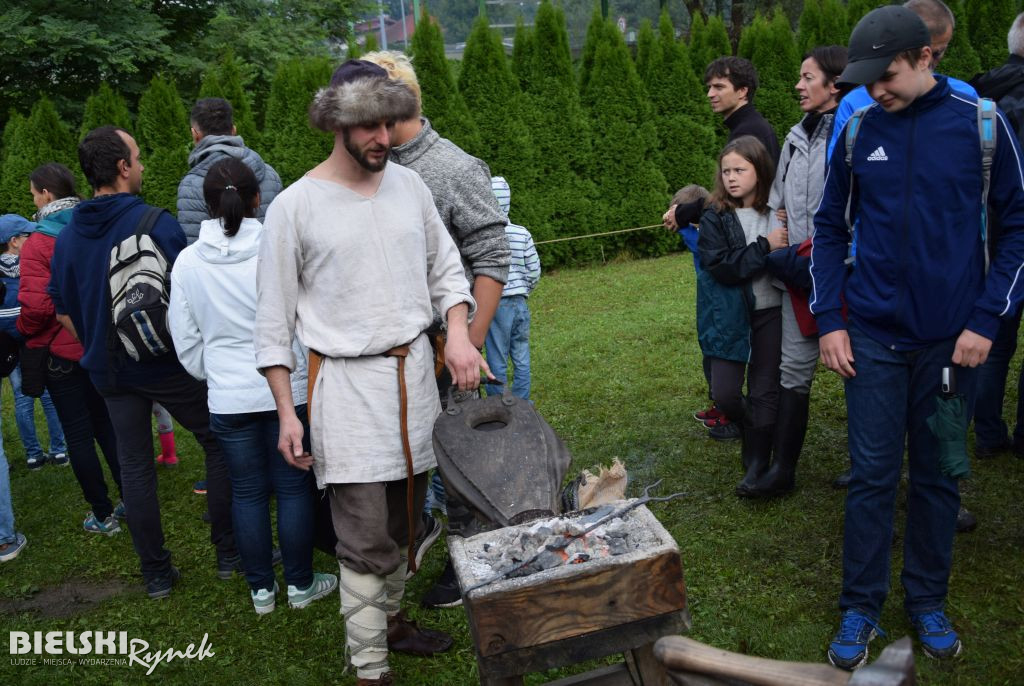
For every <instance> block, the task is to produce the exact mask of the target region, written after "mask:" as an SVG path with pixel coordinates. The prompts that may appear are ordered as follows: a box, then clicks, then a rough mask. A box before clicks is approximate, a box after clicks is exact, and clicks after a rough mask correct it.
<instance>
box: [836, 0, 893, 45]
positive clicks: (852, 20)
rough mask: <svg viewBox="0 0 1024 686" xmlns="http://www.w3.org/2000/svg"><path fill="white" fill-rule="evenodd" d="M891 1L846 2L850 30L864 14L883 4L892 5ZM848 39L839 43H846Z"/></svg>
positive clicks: (852, 0)
mask: <svg viewBox="0 0 1024 686" xmlns="http://www.w3.org/2000/svg"><path fill="white" fill-rule="evenodd" d="M891 4H892V3H891V2H888V1H887V0H849V2H847V4H846V21H847V24H848V26H849V30H850V31H853V27H854V26H856V25H857V22H859V21H860V20H861V19H863V18H864V15H865V14H867V13H868V12H870V11H871V10H873V9H876V8H878V7H881V6H882V5H891ZM846 38H847V40H849V38H850V34H849V32H848V33H847V34H846ZM846 42H847V41H843V42H841V43H839V45H846Z"/></svg>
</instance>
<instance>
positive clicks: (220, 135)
mask: <svg viewBox="0 0 1024 686" xmlns="http://www.w3.org/2000/svg"><path fill="white" fill-rule="evenodd" d="M190 118H191V126H192V143H193V144H194V145H195V149H194V150H192V153H191V154H190V155H189V156H188V166H189V167H190V169H189V172H188V173H187V174H185V178H183V179H182V180H181V183H180V184H178V223H179V224H181V228H182V229H184V230H185V238H186V239H188V243H189V245H191V244H192V243H195V241H196V239H197V238H199V225H200V224H201V223H202V222H203V221H205V220H207V219H209V218H210V215H209V213H208V212H207V211H206V201H205V200H203V181H205V180H206V172H207V171H208V170H209V169H210V167H212V166H213V164H214V163H215V162H217V161H219V160H222V159H224V158H225V157H236V158H238V159H240V160H242V161H243V162H245V163H246V165H248V166H249V168H250V169H252V171H253V173H254V174H256V180H257V181H259V184H260V208H259V211H258V212H257V213H256V218H257V219H259V220H260V221H263V217H264V215H266V213H267V207H269V206H270V201H271V200H273V199H274V197H275V196H277V194H278V193H280V192H281V177H280V176H278V175H277V172H276V171H274V168H273V167H271V166H270V165H269V164H267V163H266V162H264V161H263V158H262V157H260V156H259V154H257V153H256V152H255V151H254V150H252V149H251V148H247V147H245V142H244V141H243V140H242V137H241V136H239V135H237V133H238V131H237V130H236V129H235V124H234V121H233V119H232V112H231V103H229V102H228V101H227V100H224V99H223V98H203V99H202V100H197V101H196V104H195V105H194V106H193V107H192V114H191V117H190Z"/></svg>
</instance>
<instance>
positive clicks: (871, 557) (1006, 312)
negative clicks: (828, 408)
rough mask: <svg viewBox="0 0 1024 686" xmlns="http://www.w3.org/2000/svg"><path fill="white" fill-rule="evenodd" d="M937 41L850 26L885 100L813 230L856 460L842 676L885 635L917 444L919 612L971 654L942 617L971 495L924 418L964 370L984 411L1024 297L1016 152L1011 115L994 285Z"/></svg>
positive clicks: (931, 645) (920, 34)
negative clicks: (985, 386)
mask: <svg viewBox="0 0 1024 686" xmlns="http://www.w3.org/2000/svg"><path fill="white" fill-rule="evenodd" d="M929 40H930V39H929V35H928V29H927V28H926V27H925V25H924V23H923V22H922V21H921V19H920V18H919V17H918V16H917V15H916V14H914V13H913V12H911V11H910V10H908V9H906V8H903V7H898V6H887V7H882V8H879V9H876V10H874V11H872V12H870V13H869V14H867V15H866V16H865V17H864V18H863V19H862V20H861V21H860V22H859V23H858V24H857V26H856V28H854V30H853V33H852V35H851V36H850V62H849V65H848V66H847V68H846V70H845V71H844V72H843V74H842V76H841V77H840V79H839V80H840V81H841V82H845V83H853V84H864V85H867V88H868V92H869V93H870V94H871V97H872V99H873V100H874V101H875V104H874V105H873V106H872V107H871V108H870V109H869V110H867V112H866V113H865V114H864V116H863V119H862V120H861V124H860V131H859V133H858V135H857V137H856V140H855V142H854V145H853V151H852V153H853V154H852V157H851V166H850V167H848V166H847V164H846V159H845V158H846V140H845V135H844V136H840V138H839V143H838V144H837V146H836V150H835V154H834V155H833V156H832V159H831V161H830V163H829V172H828V178H827V181H826V184H825V193H824V197H823V198H822V202H821V205H820V207H819V209H818V212H817V214H816V215H815V220H814V221H815V229H816V233H815V238H814V248H813V252H812V256H811V277H812V279H813V282H814V289H813V295H812V300H811V311H812V312H813V313H814V315H815V317H816V318H817V322H818V328H819V330H820V331H821V338H820V347H821V356H822V361H823V362H824V364H825V366H827V367H828V368H829V369H831V370H833V371H835V372H837V373H838V374H839V375H840V376H842V377H843V378H844V379H845V388H846V405H847V415H848V418H849V436H848V440H849V449H850V458H851V461H852V464H853V475H852V479H851V481H850V487H849V491H848V492H847V496H846V525H845V533H844V542H843V590H842V594H841V595H840V598H839V606H840V609H841V610H842V611H843V616H842V622H841V625H840V629H839V632H838V634H837V635H836V637H835V639H834V640H833V641H832V643H831V645H830V646H829V650H828V657H829V660H830V661H831V662H832V663H833V664H835V665H837V666H839V667H843V668H845V669H854V668H856V667H858V666H860V665H861V664H863V663H864V662H865V661H866V660H867V647H868V642H869V641H870V640H871V639H872V638H873V637H874V635H875V633H876V631H878V625H877V622H878V618H879V616H880V615H881V611H882V604H883V602H884V601H885V596H886V593H887V591H888V587H889V554H890V546H891V542H892V531H893V510H894V504H895V500H896V494H897V490H898V487H899V482H900V471H901V466H902V462H903V448H904V443H905V442H906V444H907V445H908V446H909V468H910V478H909V483H908V487H907V523H906V533H905V536H904V551H903V573H902V576H901V580H902V583H903V587H904V590H905V608H906V611H907V613H908V614H909V616H910V620H911V623H912V624H913V625H914V627H915V628H916V630H917V632H918V636H919V637H920V639H921V643H922V647H923V648H924V651H925V653H926V654H927V655H928V656H930V657H936V658H947V657H953V656H955V655H958V654H959V653H960V651H961V649H962V645H961V641H960V637H959V636H958V635H957V633H956V631H954V630H953V628H952V626H951V624H950V622H949V620H948V619H947V618H946V616H945V613H944V608H945V600H946V592H947V587H948V581H949V572H950V566H951V562H952V548H953V530H954V526H955V523H956V516H957V510H958V508H959V505H960V496H959V492H958V488H957V482H956V480H955V479H953V478H950V477H949V476H947V475H945V474H943V473H942V471H941V470H940V468H939V464H938V452H939V450H938V441H937V439H936V438H935V436H934V434H933V433H932V431H931V429H929V427H928V425H927V423H926V420H927V419H928V418H929V417H930V416H931V415H932V414H934V413H935V408H936V398H937V396H939V394H940V383H941V378H942V368H943V367H953V368H954V370H955V374H956V378H957V381H958V383H959V390H960V392H962V393H964V394H965V395H966V396H967V398H968V401H969V400H970V398H971V395H972V393H973V390H974V378H975V371H976V370H975V367H977V366H978V365H979V364H981V363H982V362H984V360H985V357H986V356H987V354H988V351H989V348H990V347H991V345H992V339H993V338H994V337H995V335H996V332H997V331H998V329H999V324H1000V321H1001V319H1003V318H1005V317H1009V316H1013V315H1014V314H1015V312H1016V309H1017V308H1018V306H1019V304H1020V301H1021V299H1022V296H1024V279H1019V278H1018V274H1019V272H1020V271H1021V270H1022V269H1024V172H1022V170H1021V164H1020V150H1019V148H1018V146H1017V142H1016V140H1015V137H1014V135H1013V132H1012V131H1011V130H1010V128H1009V127H1008V126H1007V123H1006V120H1005V118H1003V116H1002V114H1001V113H1000V114H998V116H997V121H996V141H997V144H996V150H995V155H994V159H993V164H992V170H991V190H990V194H989V199H990V201H991V205H992V207H993V208H994V211H995V212H996V213H998V215H999V217H1000V218H1001V220H1002V223H1003V235H1002V237H1001V238H1000V241H999V245H998V252H997V254H996V256H995V258H994V260H993V261H992V264H991V267H990V269H989V270H988V272H987V273H986V270H985V245H984V241H983V240H982V229H981V217H982V215H981V212H982V199H981V196H982V178H983V176H982V171H981V160H982V155H981V143H980V141H979V134H978V118H977V112H978V110H977V108H978V102H977V100H976V99H974V98H970V97H967V96H964V95H962V94H959V93H955V92H953V91H952V90H951V89H950V87H949V83H948V81H947V79H946V78H945V77H943V76H934V75H933V74H932V71H931V68H930V64H931V60H932V54H931V47H930V46H929ZM851 184H852V188H853V195H852V204H851V208H852V209H851V221H857V222H858V223H857V255H856V263H855V265H854V266H853V268H852V269H849V268H848V266H847V265H846V264H845V263H844V262H845V260H846V257H847V254H848V245H849V243H850V240H851V235H850V230H849V228H848V225H847V222H846V217H845V210H846V206H847V200H848V198H850V197H851V196H850V189H851ZM844 301H845V303H846V306H847V308H848V313H849V316H848V318H846V319H844V317H843V314H842V306H843V302H844Z"/></svg>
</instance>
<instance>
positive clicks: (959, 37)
mask: <svg viewBox="0 0 1024 686" xmlns="http://www.w3.org/2000/svg"><path fill="white" fill-rule="evenodd" d="M947 4H948V5H949V8H950V9H951V10H953V15H954V16H955V17H956V28H955V29H954V30H953V40H951V41H950V42H949V47H947V48H946V57H945V58H944V59H943V60H942V62H941V63H940V64H939V72H941V73H942V74H946V75H947V76H952V77H954V78H957V79H960V80H962V81H969V80H970V79H972V78H973V77H974V76H976V75H977V74H979V73H981V72H982V71H983V70H982V68H981V59H979V57H978V53H977V52H976V51H975V50H974V46H973V45H971V28H970V21H969V20H968V18H967V13H966V12H965V11H964V4H963V2H961V0H950V2H948V3H947Z"/></svg>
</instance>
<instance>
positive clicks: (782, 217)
mask: <svg viewBox="0 0 1024 686" xmlns="http://www.w3.org/2000/svg"><path fill="white" fill-rule="evenodd" d="M775 218H776V219H778V220H779V223H781V224H782V225H783V226H789V216H788V215H787V214H786V208H785V207H780V208H779V209H777V210H775Z"/></svg>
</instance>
